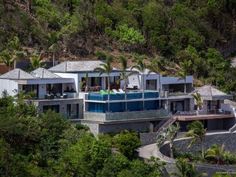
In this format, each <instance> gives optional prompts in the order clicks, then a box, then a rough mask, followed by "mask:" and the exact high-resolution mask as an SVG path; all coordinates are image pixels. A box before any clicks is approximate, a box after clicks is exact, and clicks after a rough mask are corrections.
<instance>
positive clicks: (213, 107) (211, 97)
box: [195, 85, 233, 113]
mask: <svg viewBox="0 0 236 177" xmlns="http://www.w3.org/2000/svg"><path fill="white" fill-rule="evenodd" d="M195 92H198V93H199V94H200V95H201V98H202V102H203V106H202V109H201V112H202V113H215V112H221V111H223V110H222V108H223V107H222V106H223V105H224V100H231V99H233V96H232V95H228V94H226V93H224V92H222V91H220V90H218V89H216V88H215V87H213V86H211V85H205V86H203V87H200V88H196V90H195Z"/></svg>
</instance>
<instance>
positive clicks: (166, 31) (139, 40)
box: [0, 0, 236, 91]
mask: <svg viewBox="0 0 236 177" xmlns="http://www.w3.org/2000/svg"><path fill="white" fill-rule="evenodd" d="M235 9H236V2H235V1H234V0H221V1H219V0H175V1H174V0H57V1H52V0H21V1H19V0H17V1H15V0H7V1H6V0H0V15H1V20H0V51H1V56H4V57H5V58H6V57H8V58H22V57H23V56H19V55H16V54H19V51H20V50H26V49H27V50H26V51H27V52H28V55H29V53H30V52H31V53H32V50H29V49H31V48H33V51H37V52H38V53H41V54H42V58H43V57H45V58H60V59H61V60H62V59H67V60H68V59H70V60H71V59H75V58H79V57H93V56H94V55H95V53H96V52H97V51H103V52H105V53H109V54H112V55H114V56H115V57H117V55H118V56H119V55H125V56H126V57H128V58H132V56H133V54H134V53H138V54H139V55H145V56H146V57H145V58H146V59H147V60H149V61H151V60H155V59H157V58H160V57H162V58H164V60H165V61H166V63H167V64H168V63H171V62H173V63H175V64H176V66H178V67H184V62H185V61H186V60H187V61H189V67H188V69H187V73H189V74H193V75H194V76H195V78H198V79H199V80H200V81H201V82H199V83H200V84H204V83H212V84H214V85H217V86H219V87H221V88H222V89H224V90H226V91H235V89H236V87H235V86H236V82H235V80H236V79H235V77H236V71H235V69H232V68H230V62H229V61H228V60H226V59H224V58H223V56H222V54H224V56H229V55H230V54H232V53H234V52H235V20H234V19H235ZM16 38H18V39H19V42H20V47H17V49H16V48H15V46H13V47H12V45H9V44H12V43H11V41H12V40H13V41H15V40H14V39H16ZM26 47H27V48H26ZM16 51H18V52H16ZM2 52H3V53H2ZM27 52H26V55H27ZM4 57H2V58H4ZM178 67H177V68H178Z"/></svg>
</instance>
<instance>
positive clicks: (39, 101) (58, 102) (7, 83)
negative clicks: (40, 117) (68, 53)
mask: <svg viewBox="0 0 236 177" xmlns="http://www.w3.org/2000/svg"><path fill="white" fill-rule="evenodd" d="M4 91H7V93H8V94H9V95H11V96H16V95H17V94H19V93H21V92H23V93H26V94H27V93H28V94H30V95H31V96H32V98H31V99H30V100H29V101H30V102H33V103H34V104H35V105H36V106H37V107H38V110H39V112H46V111H47V110H49V109H51V110H54V111H55V112H58V113H61V114H63V115H65V116H66V117H68V118H71V119H79V118H82V116H83V102H82V100H81V99H78V96H77V94H76V92H75V83H74V79H70V78H62V77H60V76H58V75H56V74H54V73H52V72H50V71H48V70H46V69H43V68H39V69H36V70H34V71H32V72H31V73H27V72H25V71H23V70H21V69H14V70H11V71H9V72H7V73H5V74H3V75H1V76H0V93H3V92H4Z"/></svg>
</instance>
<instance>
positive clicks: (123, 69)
mask: <svg viewBox="0 0 236 177" xmlns="http://www.w3.org/2000/svg"><path fill="white" fill-rule="evenodd" d="M119 59H120V64H121V74H120V81H124V90H125V100H127V85H128V79H129V76H130V75H132V74H133V72H132V71H127V68H128V60H127V58H125V57H124V56H121V57H120V58H119ZM125 110H127V102H125Z"/></svg>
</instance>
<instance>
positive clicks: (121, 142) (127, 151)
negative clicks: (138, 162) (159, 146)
mask: <svg viewBox="0 0 236 177" xmlns="http://www.w3.org/2000/svg"><path fill="white" fill-rule="evenodd" d="M113 143H114V146H115V147H116V148H117V149H118V150H119V151H120V152H121V153H122V154H123V155H125V156H126V157H127V158H129V159H132V158H134V156H135V150H136V149H137V148H138V147H139V146H140V145H141V143H140V139H139V137H138V134H137V133H135V132H128V131H123V132H121V133H120V134H117V135H115V136H114V138H113Z"/></svg>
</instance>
